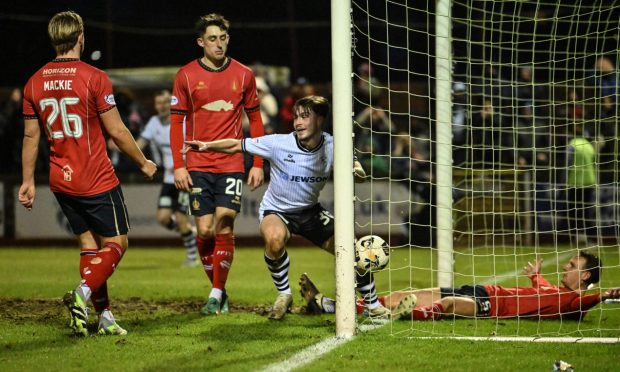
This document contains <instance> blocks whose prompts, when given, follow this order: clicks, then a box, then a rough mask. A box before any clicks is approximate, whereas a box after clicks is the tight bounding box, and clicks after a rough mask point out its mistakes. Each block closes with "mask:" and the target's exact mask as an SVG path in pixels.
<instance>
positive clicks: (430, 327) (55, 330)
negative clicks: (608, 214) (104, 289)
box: [0, 247, 620, 371]
mask: <svg viewBox="0 0 620 372" xmlns="http://www.w3.org/2000/svg"><path fill="white" fill-rule="evenodd" d="M471 253H472V252H470V251H458V252H457V254H456V255H455V257H456V267H457V269H458V270H459V272H460V273H461V274H460V275H457V276H456V277H455V281H456V283H457V284H465V283H471V282H472V280H473V279H474V278H477V279H482V280H488V279H490V278H491V275H492V273H493V272H495V273H498V274H499V273H510V272H513V271H515V270H519V269H520V268H521V267H522V266H523V265H524V264H525V262H527V260H531V259H533V258H534V257H536V256H535V251H534V250H533V249H531V248H527V247H521V248H518V251H517V250H515V249H495V250H493V249H490V248H488V249H485V248H482V249H477V250H475V251H474V252H473V253H474V255H472V254H471ZM490 253H494V255H493V256H490V255H489V254H490ZM515 253H517V254H518V257H517V258H516V259H515V257H514V254H515ZM537 253H538V254H539V256H540V257H543V258H544V259H545V262H546V263H547V264H548V265H549V266H548V267H546V268H545V269H544V270H543V272H544V273H551V274H549V275H548V278H549V280H550V281H551V282H552V283H557V278H558V275H557V274H553V273H552V272H555V271H556V270H557V266H556V264H555V262H554V260H555V259H557V257H558V254H556V253H554V251H553V250H550V249H539V250H537ZM597 253H598V254H599V255H600V256H601V257H602V258H603V262H604V264H605V266H606V268H605V272H604V275H603V281H602V285H603V286H604V287H605V286H610V285H613V284H614V283H615V285H619V283H620V272H619V270H618V265H619V264H620V263H619V262H618V257H619V253H618V249H617V248H614V249H607V250H600V251H598V252H597ZM289 254H290V256H291V271H290V280H291V285H292V288H293V292H294V294H295V305H296V306H300V305H303V302H302V301H301V298H300V296H299V295H298V293H297V291H298V285H297V278H298V277H299V274H301V273H302V272H308V273H309V274H310V276H311V278H312V279H313V280H314V281H315V283H316V284H317V285H318V286H319V288H320V289H321V290H322V291H324V292H325V293H327V294H333V293H334V284H333V282H334V279H333V276H334V275H333V272H334V264H333V259H332V258H331V256H329V255H328V254H326V253H324V252H322V251H321V250H319V249H317V248H291V249H290V250H289ZM566 254H567V255H568V256H570V254H571V252H566ZM183 255H184V253H183V250H182V249H146V248H130V249H129V251H128V252H127V254H126V256H125V257H124V259H123V261H122V262H121V264H120V266H119V268H118V269H117V272H116V273H115V274H114V276H113V277H112V278H111V279H110V281H109V291H110V296H111V298H112V306H113V311H114V313H115V315H116V316H117V318H119V323H120V324H122V325H123V326H124V327H125V328H127V330H128V331H129V335H127V336H124V337H97V336H90V337H87V338H85V339H78V338H75V337H72V336H70V332H69V330H68V328H67V327H66V324H67V322H68V316H67V314H66V309H64V307H63V306H62V305H61V302H60V298H61V297H62V295H63V294H64V292H66V291H67V290H68V289H70V288H73V287H75V286H76V285H77V283H78V280H79V274H78V250H77V248H61V247H58V248H54V247H50V248H45V249H28V248H6V249H0V327H1V328H0V329H2V331H1V332H0V370H2V371H4V370H41V369H44V370H78V369H80V370H119V371H121V370H122V371H126V370H198V369H201V370H227V371H230V370H234V371H250V370H260V369H262V368H265V367H267V366H269V365H271V364H273V363H277V362H282V361H284V360H286V359H287V358H289V357H292V356H294V355H296V354H297V353H298V352H299V351H301V350H303V349H305V348H306V347H309V346H312V345H314V344H316V343H318V342H320V341H322V340H324V339H327V338H329V337H332V336H333V335H334V334H335V324H334V316H333V315H321V316H307V315H302V314H289V315H287V317H286V318H285V319H284V320H283V321H282V322H272V321H269V320H268V319H266V317H265V316H264V315H263V312H264V308H265V307H266V306H268V305H269V304H270V303H271V302H272V301H273V299H274V298H275V296H276V293H275V289H274V287H273V283H272V282H271V279H270V276H269V273H268V271H267V269H266V267H265V264H264V261H263V254H262V250H261V249H255V248H240V249H238V250H237V252H236V253H235V262H234V265H233V269H232V272H231V274H230V278H229V283H228V286H227V287H228V291H229V293H230V296H231V305H232V306H233V311H232V312H231V314H229V315H227V316H220V317H202V316H200V315H199V314H198V311H199V309H200V306H202V304H203V303H204V301H205V299H206V296H207V294H208V291H209V288H210V287H209V286H208V280H207V278H206V275H205V274H204V272H203V271H202V269H201V268H192V269H182V268H181V267H180V265H181V263H182V262H183V259H184V257H183ZM562 255H564V252H561V253H560V258H562V257H563V256H562ZM561 261H562V262H563V261H565V260H564V259H562V260H561ZM410 266H411V267H413V268H411V267H410ZM432 267H436V257H435V253H434V251H432V250H422V249H412V250H410V249H397V250H394V251H393V253H392V260H391V264H390V270H386V271H384V272H382V273H379V274H377V282H378V290H379V291H380V292H384V293H385V292H387V291H388V290H390V289H403V288H408V287H425V286H431V285H436V283H435V282H434V280H432V279H431V276H430V275H429V273H430V272H429V268H432ZM497 280H501V281H502V282H501V284H504V285H516V284H519V285H527V284H528V283H527V282H526V281H523V278H519V279H515V278H514V275H513V276H512V277H509V278H500V279H497ZM93 318H94V317H93ZM93 322H94V319H93V320H92V321H91V323H93ZM91 326H96V324H94V323H93V324H91ZM598 329H602V330H601V331H597V330H598ZM433 333H434V334H444V335H472V336H488V335H492V334H497V335H516V334H518V335H540V334H543V335H544V334H547V335H551V336H555V335H558V334H568V335H572V336H595V335H604V336H612V337H619V336H620V306H619V305H606V306H599V307H597V308H596V309H593V310H592V311H591V312H590V314H588V316H587V317H586V319H585V320H584V321H583V322H582V323H576V322H566V321H565V322H561V321H555V320H552V321H544V322H536V321H531V320H528V321H523V320H521V321H519V320H500V321H497V320H471V319H458V320H452V319H448V320H443V321H440V322H415V323H414V322H408V321H399V322H393V323H390V324H388V325H387V326H385V327H381V328H378V329H375V330H371V331H368V332H362V333H360V334H359V335H358V336H357V337H356V338H355V339H354V340H352V341H350V342H348V343H346V344H344V345H341V346H339V347H338V348H336V349H334V350H332V351H331V352H329V353H327V354H326V355H323V356H322V357H320V358H319V359H318V360H316V361H314V362H312V363H311V364H309V365H306V366H304V367H302V368H301V369H302V370H334V371H335V370H339V371H341V370H344V369H346V370H353V369H356V370H361V369H366V370H379V369H389V370H412V369H420V368H422V369H429V370H436V369H439V368H450V369H456V370H476V371H497V370H507V371H511V370H515V371H516V370H518V371H525V370H551V369H552V368H551V367H552V364H553V362H554V361H555V360H556V359H563V360H566V361H568V362H571V363H573V364H574V365H576V366H577V370H597V371H601V370H609V371H612V370H617V362H618V355H619V352H620V346H619V345H617V344H613V345H598V344H596V345H593V344H557V343H556V344H540V343H530V342H521V343H515V342H472V341H461V340H450V339H440V340H423V339H419V338H415V336H428V335H432V334H433Z"/></svg>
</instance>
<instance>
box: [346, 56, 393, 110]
mask: <svg viewBox="0 0 620 372" xmlns="http://www.w3.org/2000/svg"><path fill="white" fill-rule="evenodd" d="M382 89H385V87H383V85H382V84H381V82H380V81H379V79H377V77H376V76H375V74H374V71H373V70H372V68H371V67H370V64H369V63H368V62H363V63H361V64H360V65H359V66H358V67H357V75H356V76H355V85H354V86H353V93H354V94H355V98H356V99H355V103H356V106H357V105H360V106H363V107H366V106H369V105H376V104H377V103H378V101H379V99H380V98H381V95H382V93H383V92H382ZM360 110H361V107H358V108H357V109H356V110H355V112H360Z"/></svg>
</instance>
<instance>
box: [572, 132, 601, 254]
mask: <svg viewBox="0 0 620 372" xmlns="http://www.w3.org/2000/svg"><path fill="white" fill-rule="evenodd" d="M596 153H597V148H596V146H594V145H593V144H592V143H591V142H590V141H589V140H588V139H587V138H585V137H584V135H583V123H581V122H576V123H575V124H574V134H573V138H572V139H571V140H570V142H569V143H568V155H567V166H568V171H567V177H566V183H567V185H568V188H567V191H566V193H567V209H568V227H569V232H570V237H571V242H572V243H573V244H576V245H579V243H582V244H588V239H589V238H593V239H596V236H597V232H596V225H595V220H596V218H595V216H596V209H595V208H596Z"/></svg>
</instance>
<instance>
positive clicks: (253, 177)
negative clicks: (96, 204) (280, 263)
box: [170, 14, 264, 315]
mask: <svg viewBox="0 0 620 372" xmlns="http://www.w3.org/2000/svg"><path fill="white" fill-rule="evenodd" d="M229 27H230V23H229V22H228V20H226V19H225V18H224V17H222V16H221V15H219V14H209V15H206V16H203V17H201V18H200V19H199V20H198V22H197V23H196V31H197V32H198V39H197V43H198V45H199V46H200V47H201V48H202V50H203V52H204V56H203V57H201V58H198V59H196V60H194V61H192V62H190V63H188V64H187V65H185V66H183V67H182V68H181V69H180V70H179V72H178V73H177V76H176V79H175V81H174V88H173V92H172V95H173V96H172V102H171V104H172V105H171V113H172V117H171V126H170V146H171V148H172V156H173V160H174V182H175V185H176V187H177V188H178V189H179V190H185V191H188V192H190V212H191V214H193V215H194V216H195V220H196V227H197V230H198V236H197V243H198V251H199V253H200V257H201V260H202V263H203V266H204V269H205V272H206V273H207V276H208V277H209V279H210V280H211V283H212V289H211V293H210V294H209V299H208V301H207V303H206V305H205V306H204V307H203V308H202V313H203V314H204V315H211V314H216V315H218V314H220V313H226V312H228V296H227V295H226V291H225V285H226V279H227V277H228V272H229V270H230V267H231V264H232V261H233V255H234V251H235V241H234V237H233V227H234V220H235V217H236V216H237V213H239V211H240V209H241V193H242V180H243V172H244V166H243V154H240V153H239V154H221V153H210V152H190V153H188V154H187V156H186V158H185V160H184V159H183V154H182V153H181V150H182V149H183V146H184V144H183V143H184V140H188V141H190V140H200V141H213V140H218V139H223V138H236V139H241V138H242V136H243V131H242V128H241V115H242V112H241V111H242V110H245V112H246V114H247V115H248V118H249V120H250V135H251V136H252V137H260V136H262V135H263V134H264V128H263V122H262V119H261V115H260V102H259V99H258V95H257V93H256V80H255V78H254V75H253V74H252V71H251V70H250V69H249V68H248V67H246V66H244V65H242V64H241V63H239V62H237V61H236V60H234V59H232V58H230V57H228V56H227V55H226V51H227V49H228V42H229V40H230V35H229V34H228V29H229ZM184 123H185V138H184V137H183V125H184ZM263 181H264V174H263V160H262V159H261V158H258V157H255V158H254V163H253V167H252V168H251V169H250V171H249V174H248V180H247V183H248V185H249V186H250V188H251V189H252V190H254V189H255V188H256V187H258V186H260V185H262V183H263Z"/></svg>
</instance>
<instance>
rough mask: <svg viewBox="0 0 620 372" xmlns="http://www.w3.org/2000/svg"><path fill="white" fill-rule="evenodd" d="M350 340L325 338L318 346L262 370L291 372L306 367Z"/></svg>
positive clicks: (312, 346) (266, 371)
mask: <svg viewBox="0 0 620 372" xmlns="http://www.w3.org/2000/svg"><path fill="white" fill-rule="evenodd" d="M351 339H352V338H344V337H335V336H334V337H330V338H327V339H325V340H323V341H321V342H319V343H318V344H314V345H311V346H309V347H307V348H305V349H303V350H302V351H300V352H298V353H297V354H295V355H293V356H292V357H290V358H288V359H286V360H284V361H282V362H279V363H275V364H272V365H270V366H268V367H267V368H265V369H263V371H264V372H281V371H292V370H293V369H295V368H299V367H301V366H303V365H306V364H308V363H310V362H312V361H314V360H316V359H318V358H319V357H321V356H322V355H323V354H326V353H328V352H330V351H332V350H333V349H335V348H336V347H338V346H340V345H342V344H344V343H345V342H347V341H349V340H351Z"/></svg>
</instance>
